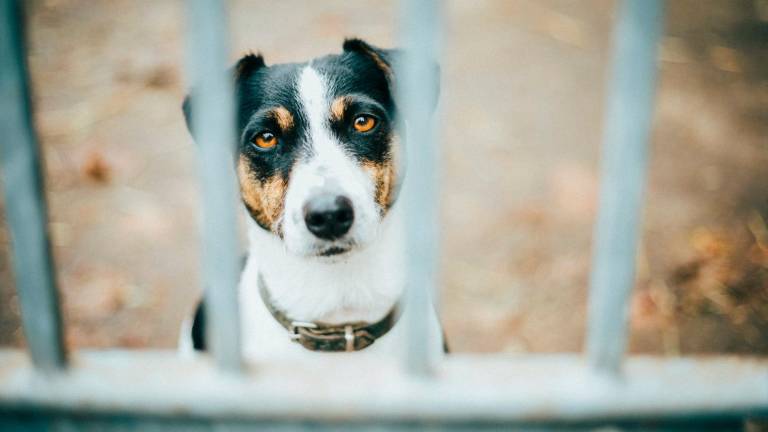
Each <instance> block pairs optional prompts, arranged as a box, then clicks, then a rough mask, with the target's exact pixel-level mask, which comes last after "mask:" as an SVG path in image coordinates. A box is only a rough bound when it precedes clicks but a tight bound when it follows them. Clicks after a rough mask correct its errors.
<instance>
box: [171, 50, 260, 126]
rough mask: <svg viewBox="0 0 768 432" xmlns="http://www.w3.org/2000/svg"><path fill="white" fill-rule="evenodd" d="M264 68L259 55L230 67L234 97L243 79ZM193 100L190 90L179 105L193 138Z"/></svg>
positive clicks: (250, 55) (245, 57) (242, 59)
mask: <svg viewBox="0 0 768 432" xmlns="http://www.w3.org/2000/svg"><path fill="white" fill-rule="evenodd" d="M264 66H266V64H265V63H264V57H262V56H261V54H253V53H248V54H246V55H245V56H243V57H242V58H241V59H240V60H238V61H237V63H235V65H234V66H232V67H231V68H230V69H229V71H230V73H231V75H232V77H233V78H234V89H235V95H237V94H238V93H239V87H240V85H241V84H242V83H243V81H244V80H245V79H247V78H248V77H249V76H251V75H252V74H253V73H254V72H256V71H257V70H259V69H261V68H263V67H264ZM194 100H195V89H194V88H192V89H191V90H190V91H189V93H188V94H187V95H186V96H185V97H184V102H183V103H182V104H181V110H182V112H184V120H185V121H186V123H187V129H189V132H190V133H191V134H192V136H193V137H194V135H195V133H194V125H193V124H192V104H193V103H194Z"/></svg>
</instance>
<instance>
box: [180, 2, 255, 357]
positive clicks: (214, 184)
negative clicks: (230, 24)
mask: <svg viewBox="0 0 768 432" xmlns="http://www.w3.org/2000/svg"><path fill="white" fill-rule="evenodd" d="M187 6H188V7H187V41H188V45H187V52H188V54H187V56H188V68H189V74H190V77H191V78H192V97H191V111H192V112H191V115H192V125H193V128H194V132H195V140H196V141H197V145H198V147H199V149H198V150H199V158H200V171H201V173H202V189H203V200H202V201H203V272H204V280H205V301H206V305H207V310H206V312H207V313H208V312H209V313H210V318H211V319H210V327H209V333H208V336H209V340H211V345H212V349H213V354H214V356H215V358H216V362H217V364H218V366H219V368H221V369H222V370H226V371H238V370H240V369H241V368H242V360H241V355H240V352H241V351H240V319H239V309H238V303H237V285H238V282H239V274H240V265H239V257H238V256H239V243H238V237H237V236H238V233H237V217H236V213H235V203H236V196H237V193H236V186H235V178H234V171H233V167H234V162H233V161H234V159H233V155H232V151H233V149H234V148H235V142H236V141H235V139H236V138H235V119H234V101H233V93H232V82H231V81H232V77H231V76H230V75H229V72H228V70H227V66H226V64H227V61H228V55H227V52H228V51H227V49H228V40H227V39H228V34H229V33H228V32H227V25H226V11H225V7H224V4H223V3H222V2H221V1H217V0H189V1H188V2H187Z"/></svg>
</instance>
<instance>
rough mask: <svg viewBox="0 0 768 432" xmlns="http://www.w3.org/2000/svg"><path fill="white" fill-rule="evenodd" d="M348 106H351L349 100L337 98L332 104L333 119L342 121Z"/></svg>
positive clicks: (342, 97)
mask: <svg viewBox="0 0 768 432" xmlns="http://www.w3.org/2000/svg"><path fill="white" fill-rule="evenodd" d="M347 105H349V98H347V97H346V96H341V97H337V98H336V99H335V100H334V101H333V103H332V104H331V119H332V120H334V121H339V120H342V119H343V118H344V112H345V111H346V110H347Z"/></svg>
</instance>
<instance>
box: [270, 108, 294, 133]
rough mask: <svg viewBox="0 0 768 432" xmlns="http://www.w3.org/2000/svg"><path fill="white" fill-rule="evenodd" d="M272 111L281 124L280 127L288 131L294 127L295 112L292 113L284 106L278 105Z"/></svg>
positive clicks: (278, 123)
mask: <svg viewBox="0 0 768 432" xmlns="http://www.w3.org/2000/svg"><path fill="white" fill-rule="evenodd" d="M272 113H273V114H274V116H275V120H277V125H278V126H280V129H282V130H283V131H287V130H288V129H290V128H292V127H293V114H291V112H290V111H288V110H287V109H285V108H284V107H277V108H275V109H274V110H272Z"/></svg>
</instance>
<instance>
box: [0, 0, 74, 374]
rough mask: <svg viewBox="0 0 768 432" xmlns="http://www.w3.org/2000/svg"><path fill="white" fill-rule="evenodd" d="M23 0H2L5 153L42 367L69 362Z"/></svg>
mask: <svg viewBox="0 0 768 432" xmlns="http://www.w3.org/2000/svg"><path fill="white" fill-rule="evenodd" d="M25 47H26V46H25V37H24V14H23V10H22V2H20V1H16V0H2V2H0V101H2V102H1V103H0V131H2V141H0V159H1V160H2V173H3V180H4V182H3V183H4V186H5V208H6V216H7V218H8V227H9V229H10V234H11V237H12V240H13V264H14V271H15V278H16V287H17V290H18V295H19V304H20V306H21V312H22V314H21V315H22V322H23V325H24V335H25V337H26V340H27V345H28V346H29V351H30V354H31V356H32V360H33V362H34V364H35V366H37V367H38V368H40V369H42V370H56V369H61V368H63V367H64V366H65V365H66V356H65V352H64V344H63V341H62V328H61V314H60V311H59V302H58V292H57V290H56V281H55V274H54V268H53V259H52V258H51V251H50V242H49V239H48V225H47V223H48V221H47V209H46V203H45V195H44V194H43V183H44V182H43V175H42V171H41V167H40V158H39V149H38V143H37V137H36V136H35V130H34V126H33V123H32V112H31V103H30V96H29V87H28V81H27V62H26V52H25Z"/></svg>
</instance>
